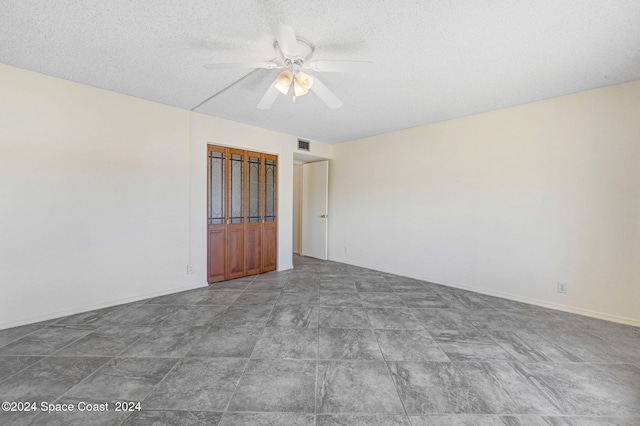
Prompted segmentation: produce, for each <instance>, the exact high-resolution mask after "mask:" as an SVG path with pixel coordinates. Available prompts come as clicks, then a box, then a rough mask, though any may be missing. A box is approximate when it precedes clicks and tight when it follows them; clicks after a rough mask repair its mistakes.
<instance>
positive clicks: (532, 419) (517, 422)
mask: <svg viewBox="0 0 640 426" xmlns="http://www.w3.org/2000/svg"><path fill="white" fill-rule="evenodd" d="M500 420H502V424H503V425H504V426H551V425H550V424H549V423H548V422H547V421H546V420H545V419H544V417H542V416H534V415H528V416H524V415H521V416H500Z"/></svg>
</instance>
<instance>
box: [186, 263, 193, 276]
mask: <svg viewBox="0 0 640 426" xmlns="http://www.w3.org/2000/svg"><path fill="white" fill-rule="evenodd" d="M187 274H193V265H187Z"/></svg>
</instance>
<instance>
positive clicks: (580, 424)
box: [507, 416, 640, 426]
mask: <svg viewBox="0 0 640 426" xmlns="http://www.w3.org/2000/svg"><path fill="white" fill-rule="evenodd" d="M544 420H545V421H546V423H542V425H544V426H638V425H640V417H585V416H576V417H544ZM521 424H522V425H525V424H528V423H521ZM507 426H511V424H507Z"/></svg>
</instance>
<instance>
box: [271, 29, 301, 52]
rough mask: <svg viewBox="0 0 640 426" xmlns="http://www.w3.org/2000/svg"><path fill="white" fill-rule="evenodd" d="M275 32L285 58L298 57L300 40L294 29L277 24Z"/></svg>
mask: <svg viewBox="0 0 640 426" xmlns="http://www.w3.org/2000/svg"><path fill="white" fill-rule="evenodd" d="M273 32H274V33H275V34H276V40H278V45H280V50H282V53H283V54H284V55H285V56H290V57H295V56H298V39H297V38H296V33H295V31H294V30H293V28H291V27H290V26H288V25H284V24H277V25H274V26H273Z"/></svg>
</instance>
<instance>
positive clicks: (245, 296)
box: [232, 290, 280, 306]
mask: <svg viewBox="0 0 640 426" xmlns="http://www.w3.org/2000/svg"><path fill="white" fill-rule="evenodd" d="M278 297H280V292H279V291H257V292H249V290H246V291H245V292H244V293H242V294H241V295H240V297H238V298H237V299H236V300H235V301H234V302H233V304H232V306H256V305H275V304H276V301H277V300H278Z"/></svg>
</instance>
